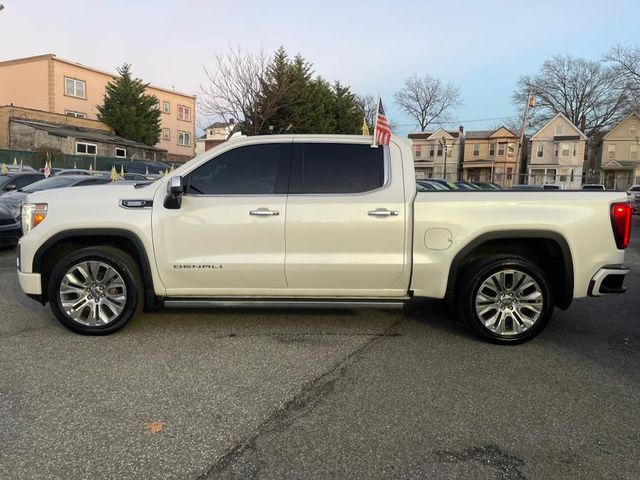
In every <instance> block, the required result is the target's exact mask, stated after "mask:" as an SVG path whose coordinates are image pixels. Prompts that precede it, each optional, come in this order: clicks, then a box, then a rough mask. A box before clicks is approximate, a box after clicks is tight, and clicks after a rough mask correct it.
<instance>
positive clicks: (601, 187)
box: [580, 183, 606, 190]
mask: <svg viewBox="0 0 640 480" xmlns="http://www.w3.org/2000/svg"><path fill="white" fill-rule="evenodd" d="M580 190H606V188H605V187H604V185H603V184H601V183H585V184H584V185H582V187H580Z"/></svg>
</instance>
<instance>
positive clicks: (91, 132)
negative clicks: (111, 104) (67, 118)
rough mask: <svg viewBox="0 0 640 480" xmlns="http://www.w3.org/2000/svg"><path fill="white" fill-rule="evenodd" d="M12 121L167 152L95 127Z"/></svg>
mask: <svg viewBox="0 0 640 480" xmlns="http://www.w3.org/2000/svg"><path fill="white" fill-rule="evenodd" d="M11 121H12V122H15V123H20V124H22V125H27V126H29V127H32V128H35V129H37V130H43V131H46V132H47V133H48V134H49V135H55V136H57V137H63V138H67V137H73V138H77V139H80V140H89V141H93V142H100V143H109V144H113V145H124V146H127V147H132V148H140V149H145V150H153V151H156V152H166V150H164V149H162V148H157V147H153V146H150V145H146V144H144V143H140V142H136V141H134V140H129V139H128V138H124V137H120V136H118V135H115V134H113V133H111V132H107V131H105V130H97V129H93V128H83V127H75V126H72V125H60V124H56V123H48V122H42V121H37V120H23V119H19V118H12V119H11Z"/></svg>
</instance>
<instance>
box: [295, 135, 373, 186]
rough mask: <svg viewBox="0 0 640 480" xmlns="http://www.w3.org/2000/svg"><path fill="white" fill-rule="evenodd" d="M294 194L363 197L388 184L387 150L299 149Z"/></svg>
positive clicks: (352, 147)
mask: <svg viewBox="0 0 640 480" xmlns="http://www.w3.org/2000/svg"><path fill="white" fill-rule="evenodd" d="M292 175H293V178H292V185H291V193H328V194H336V193H361V192H367V191H369V190H375V189H376V188H380V187H381V186H382V185H383V183H384V153H383V147H378V148H371V146H370V145H358V144H347V143H342V144H341V143H306V144H304V145H296V156H295V163H294V166H293V168H292Z"/></svg>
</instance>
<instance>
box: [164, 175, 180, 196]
mask: <svg viewBox="0 0 640 480" xmlns="http://www.w3.org/2000/svg"><path fill="white" fill-rule="evenodd" d="M167 189H168V190H169V193H170V194H171V195H182V194H183V193H184V183H183V181H182V177H181V176H180V175H176V176H175V177H171V179H170V180H169V185H168V186H167Z"/></svg>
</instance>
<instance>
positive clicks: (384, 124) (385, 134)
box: [373, 98, 391, 145]
mask: <svg viewBox="0 0 640 480" xmlns="http://www.w3.org/2000/svg"><path fill="white" fill-rule="evenodd" d="M390 140H391V128H390V127H389V120H387V117H386V116H385V114H384V108H383V107H382V100H381V99H380V98H378V111H377V112H376V128H375V131H374V132H373V141H374V143H376V144H378V145H389V141H390Z"/></svg>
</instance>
